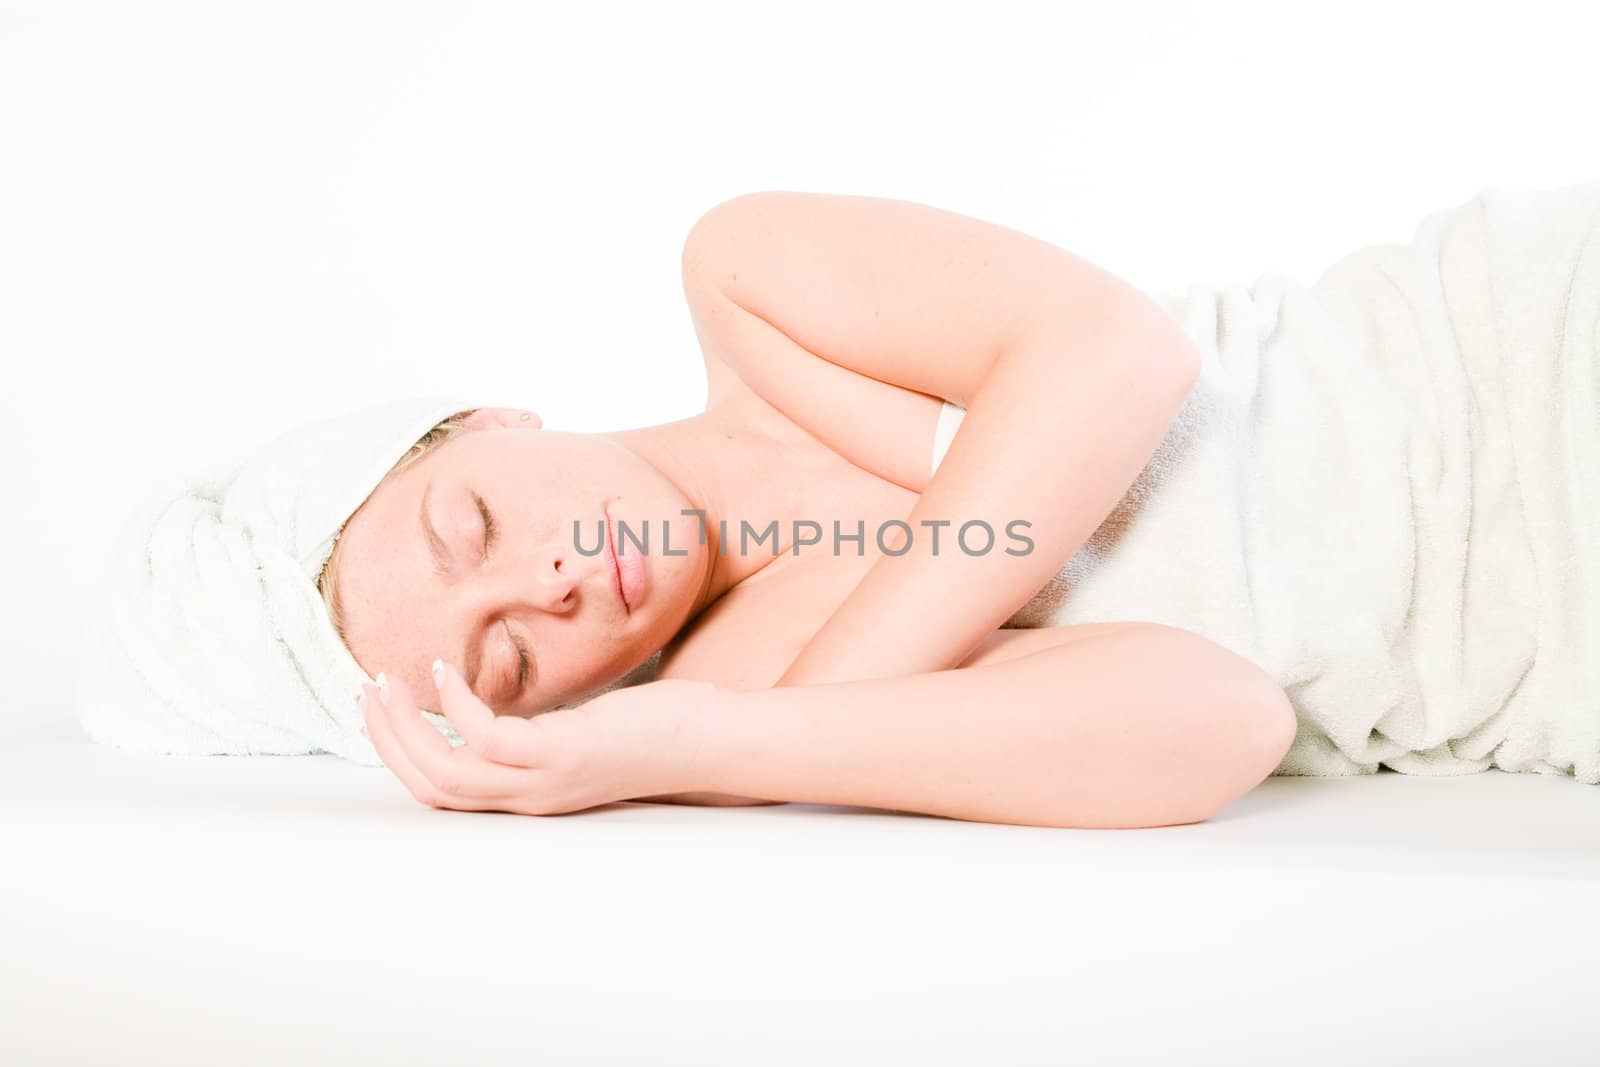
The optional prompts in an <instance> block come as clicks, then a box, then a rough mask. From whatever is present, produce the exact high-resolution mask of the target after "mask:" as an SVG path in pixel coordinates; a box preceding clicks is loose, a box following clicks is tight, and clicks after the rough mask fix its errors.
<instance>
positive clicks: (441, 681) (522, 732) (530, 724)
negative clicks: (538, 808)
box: [433, 659, 549, 767]
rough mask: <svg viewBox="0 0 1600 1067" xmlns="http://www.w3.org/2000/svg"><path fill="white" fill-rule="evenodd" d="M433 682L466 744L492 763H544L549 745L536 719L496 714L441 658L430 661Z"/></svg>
mask: <svg viewBox="0 0 1600 1067" xmlns="http://www.w3.org/2000/svg"><path fill="white" fill-rule="evenodd" d="M433 682H434V684H435V685H436V686H438V687H439V702H440V704H441V705H442V709H441V710H442V711H443V712H444V716H445V718H447V719H449V720H450V725H452V726H454V727H455V728H456V732H457V733H459V734H460V735H461V739H462V740H463V741H465V742H466V743H467V747H468V748H470V749H471V750H472V751H473V752H475V753H476V754H477V755H478V756H480V757H482V758H483V759H485V760H490V761H492V762H494V763H501V764H509V765H512V766H516V767H538V766H541V765H543V764H545V763H547V762H548V760H547V757H548V756H549V744H548V741H547V740H546V737H545V730H544V726H543V724H542V723H539V722H538V718H537V717H535V718H532V719H524V718H521V717H520V716H517V715H496V714H495V713H494V712H493V711H492V710H491V709H490V708H489V706H488V705H486V704H485V703H484V702H483V701H481V700H479V699H478V698H477V696H476V694H474V693H473V692H472V690H471V689H469V688H468V687H467V683H466V680H465V679H464V678H462V677H461V675H460V674H458V673H456V669H455V668H454V667H452V666H450V664H448V663H446V662H445V661H444V660H442V659H436V660H434V661H433Z"/></svg>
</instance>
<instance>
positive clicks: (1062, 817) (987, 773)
mask: <svg viewBox="0 0 1600 1067" xmlns="http://www.w3.org/2000/svg"><path fill="white" fill-rule="evenodd" d="M683 281H684V292H685V295H686V297H687V299H688V302H689V306H690V310H691V313H692V315H693V320H694V324H695V329H696V333H697V335H698V337H699V340H700V343H701V347H702V349H703V352H704V355H705V366H706V375H707V380H708V394H709V395H708V401H707V406H706V410H705V412H703V413H702V414H700V415H697V416H695V417H693V418H689V419H684V420H681V421H678V422H672V423H667V424H664V425H659V426H651V427H647V428H644V429H638V430H630V431H625V432H618V433H605V434H571V433H558V432H552V431H548V430H544V429H542V423H541V422H540V421H539V420H538V418H537V417H536V416H534V415H533V414H532V413H528V412H513V411H507V410H502V409H486V410H479V411H475V412H472V413H470V414H466V415H464V416H462V417H460V418H458V419H455V420H451V421H450V427H451V429H447V431H446V432H447V433H448V434H449V437H448V439H447V440H445V441H443V442H442V443H434V444H432V445H431V447H425V448H424V449H422V450H419V455H418V456H416V457H412V458H411V460H410V461H408V462H406V463H404V464H402V465H401V466H400V467H399V468H398V469H397V470H396V471H395V472H394V473H393V474H391V475H390V476H389V477H388V478H386V479H385V480H384V481H383V482H382V483H381V484H380V485H379V487H378V488H377V489H376V490H375V491H374V492H373V493H372V495H371V497H370V498H369V499H368V500H367V501H366V503H365V504H364V505H363V506H362V507H361V508H360V509H359V510H358V511H357V512H356V513H355V515H354V516H353V517H352V518H351V519H350V521H349V523H348V524H347V526H346V527H345V529H344V531H343V533H342V536H341V538H340V541H339V544H338V546H337V548H336V549H335V551H334V554H333V556H332V557H331V558H330V564H329V568H328V571H327V573H326V574H325V575H324V576H323V580H322V583H321V585H322V588H323V590H324V592H325V593H326V594H327V595H328V596H329V602H330V609H331V610H332V611H333V614H334V617H335V618H336V619H337V620H338V622H339V623H340V630H341V633H342V635H343V636H344V638H345V639H346V641H347V642H348V644H349V647H350V650H351V652H352V653H353V654H354V655H355V657H356V659H357V660H358V661H359V662H360V663H361V664H362V666H363V667H365V668H366V669H367V670H368V671H369V672H371V673H374V674H377V675H379V676H380V680H382V681H384V682H386V683H387V684H386V686H385V687H384V688H385V689H386V690H387V691H386V692H381V691H380V689H379V688H378V687H371V686H368V687H364V689H365V696H366V700H365V703H366V724H367V728H368V733H369V736H370V738H371V740H372V742H373V744H374V746H375V747H376V748H377V749H378V751H379V753H380V754H381V755H382V757H383V759H384V761H385V762H386V763H387V764H388V765H389V766H390V767H391V768H392V769H393V770H394V771H395V773H396V774H397V775H399V776H400V778H401V779H402V780H403V781H404V782H405V784H406V785H407V787H408V788H410V789H411V791H412V793H413V794H414V795H415V796H416V797H417V798H418V799H419V800H421V801H423V802H425V803H429V804H433V805H435V806H439V807H451V808H463V809H469V810H477V809H492V810H510V811H525V812H538V813H549V812H557V811H570V810H576V809H579V808H584V807H589V806H593V805H596V804H602V803H606V802H609V801H614V800H621V799H630V798H631V799H641V798H642V799H654V800H674V801H680V802H686V803H708V804H730V803H731V804H737V803H762V802H774V801H816V802H825V803H844V804H860V805H869V806H874V807H883V808H891V809H901V810H912V811H922V812H929V813H933V814H940V815H947V816H952V817H957V818H966V819H977V820H986V821H997V822H1016V823H1029V824H1039V825H1057V826H1106V827H1110V826H1151V825H1162V824H1172V823H1186V822H1195V821H1200V820H1202V819H1205V818H1208V817H1209V816H1211V815H1212V814H1214V813H1215V812H1216V811H1218V810H1219V809H1221V808H1222V807H1223V806H1224V805H1226V804H1227V803H1228V802H1230V801H1231V800H1233V799H1234V798H1236V797H1237V796H1239V795H1240V794H1242V793H1243V792H1245V791H1247V790H1248V789H1250V788H1251V787H1253V786H1254V785H1256V784H1257V783H1259V782H1260V781H1261V780H1262V779H1263V778H1264V777H1266V776H1267V775H1268V774H1270V773H1271V772H1272V770H1273V769H1274V768H1275V767H1276V766H1277V765H1278V763H1279V762H1280V760H1281V759H1282V757H1283V755H1284V752H1285V751H1286V749H1287V748H1288V745H1289V743H1290V741H1291V740H1292V738H1293V735H1294V731H1295V718H1294V714H1293V710H1292V708H1291V707H1290V706H1289V703H1288V701H1287V699H1286V698H1285V695H1284V693H1283V691H1282V690H1281V689H1280V688H1279V687H1278V686H1277V685H1276V683H1274V681H1273V680H1272V679H1271V678H1270V677H1269V676H1268V675H1267V674H1266V672H1264V671H1263V670H1261V669H1260V668H1259V667H1257V666H1255V665H1253V664H1252V663H1250V662H1249V661H1248V660H1246V659H1245V658H1243V657H1241V656H1238V655H1236V654H1234V653H1231V652H1229V651H1228V650H1226V649H1224V648H1222V647H1220V646H1219V645H1217V644H1215V643H1213V642H1211V641H1209V640H1207V639H1205V638H1204V637H1202V636H1200V635H1198V634H1196V633H1193V632H1189V631H1185V630H1181V629H1178V628H1173V627H1168V626H1163V625H1159V624H1152V623H1144V622H1140V621H1133V620H1119V621H1107V622H1097V623H1086V624H1080V625H1072V626H1060V627H1044V628H1035V629H1027V630H1020V629H998V627H999V626H1000V625H1001V624H1002V623H1004V622H1005V621H1006V620H1007V619H1008V618H1010V617H1011V616H1013V615H1014V614H1015V613H1016V612H1017V611H1018V610H1019V609H1020V608H1021V607H1023V606H1024V605H1025V604H1026V603H1027V602H1028V601H1029V599H1030V598H1031V597H1032V596H1033V595H1034V594H1035V593H1037V592H1038V591H1039V589H1040V587H1041V586H1043V585H1045V584H1046V583H1047V582H1048V581H1049V580H1050V579H1051V577H1052V576H1053V575H1055V574H1056V573H1057V572H1059V571H1060V570H1061V568H1062V566H1063V564H1064V563H1065V562H1066V561H1067V559H1068V558H1069V557H1071V556H1072V555H1073V553H1074V552H1075V551H1076V550H1077V549H1078V547H1079V546H1080V545H1081V544H1082V543H1083V542H1084V541H1085V539H1086V538H1088V536H1089V535H1090V533H1091V532H1093V531H1094V530H1095V528H1096V526H1097V525H1099V524H1100V522H1101V521H1102V520H1103V519H1104V518H1105V517H1106V515H1107V513H1108V512H1110V511H1111V509H1112V508H1113V506H1114V505H1115V504H1116V503H1117V502H1118V500H1119V498H1121V497H1122V496H1123V494H1124V493H1125V491H1126V490H1127V488H1128V486H1129V484H1130V482H1132V481H1133V479H1134V477H1135V476H1136V475H1137V474H1138V473H1139V472H1140V470H1141V468H1142V467H1143V466H1144V465H1145V463H1146V461H1147V460H1148V459H1149V458H1150V456H1151V454H1152V452H1153V451H1154V450H1155V448H1156V446H1157V444H1158V443H1159V442H1160V441H1161V440H1162V438H1163V436H1164V435H1165V434H1166V432H1167V430H1168V428H1169V425H1170V424H1171V423H1172V420H1173V418H1174V416H1175V415H1176V413H1177V412H1178V410H1179V409H1180V407H1181V406H1182V404H1183V402H1184V399H1185V397H1186V395H1187V394H1188V392H1189V390H1190V387H1191V386H1192V384H1193V382H1194V380H1195V375H1196V372H1197V368H1198V363H1199V357H1198V353H1197V351H1196V349H1195V347H1194V345H1193V344H1192V343H1191V342H1190V341H1189V339H1188V338H1187V337H1185V335H1184V334H1183V333H1182V332H1181V331H1180V330H1179V329H1178V328H1177V325H1176V323H1175V322H1174V321H1173V319H1172V318H1171V317H1170V316H1169V315H1167V314H1166V313H1165V312H1164V310H1163V309H1162V308H1161V307H1159V306H1158V305H1157V304H1156V303H1155V302H1153V301H1152V300H1150V299H1149V298H1148V297H1146V296H1145V295H1143V294H1142V293H1140V292H1138V291H1137V290H1135V289H1133V288H1132V287H1130V286H1129V285H1127V284H1125V283H1123V282H1122V281H1120V280H1119V279H1117V278H1115V277H1114V276H1112V275H1110V274H1109V273H1107V272H1105V271H1103V270H1101V269H1099V268H1097V267H1095V266H1093V265H1092V264H1089V263H1086V262H1084V261H1082V260H1081V259H1079V258H1077V257H1075V256H1073V255H1071V254H1070V253H1068V252H1065V251H1063V250H1061V249H1059V248H1056V247H1053V246H1051V245H1049V244H1046V243H1044V242H1041V241H1038V240H1035V239H1032V238H1030V237H1027V236H1025V235H1023V234H1020V233H1016V232H1014V231H1010V230H1006V229H1003V228H1001V227H998V226H993V225H989V224H986V223H983V222H980V221H977V220H975V219H971V218H967V217H963V216H960V215H957V214H953V213H949V212H945V211H940V210H936V209H933V208H930V207H926V206H922V205H917V204H910V203H904V202H899V201H892V200H883V199H875V198H867V197H844V196H824V195H815V194H801V193H759V194H753V195H749V196H743V197H739V198H737V199H734V200H732V201H729V202H726V203H724V204H721V205H719V206H718V207H716V208H715V209H713V210H712V211H711V212H709V213H708V214H707V215H705V216H704V217H703V218H702V219H701V220H700V221H699V222H698V223H697V224H696V225H695V226H694V227H693V229H692V231H691V233H690V234H689V236H688V238H687V240H686V242H685V246H684V252H683ZM941 397H942V398H950V399H952V400H955V401H958V402H959V403H960V404H961V405H962V406H963V407H964V408H965V409H966V411H967V414H966V416H965V421H964V424H963V428H962V430H961V433H960V434H959V435H958V436H957V437H956V438H955V440H954V442H953V446H952V447H951V448H950V450H949V454H948V461H947V462H945V463H944V464H943V465H942V467H941V469H940V470H939V472H938V475H937V477H933V476H930V472H929V459H930V455H931V450H932V447H933V439H934V432H935V422H936V419H938V417H939V416H940V414H941V400H940V399H939V398H941ZM456 427H459V428H456ZM437 436H439V435H436V437H437ZM1068 455H1070V456H1075V457H1078V461H1077V462H1075V463H1072V464H1062V463H1057V464H1051V463H1046V462H1041V459H1040V457H1046V456H1068ZM894 520H900V521H901V522H903V523H904V525H903V526H897V525H894V524H893V523H894ZM941 522H943V523H948V525H947V526H941V525H940V523H941ZM974 522H976V523H977V524H978V525H975V526H969V527H968V528H967V530H966V531H965V532H960V531H959V528H960V527H962V526H963V524H970V523H974ZM983 522H987V524H988V527H989V528H990V529H992V530H993V531H994V532H995V533H996V534H997V535H998V536H997V537H996V538H994V540H993V543H992V545H990V546H989V550H987V551H984V550H983V549H984V548H985V544H984V542H985V538H984V536H983V526H982V523H983ZM575 527H576V528H575ZM774 527H775V529H776V531H777V534H776V536H771V535H770V531H771V530H772V528H774ZM623 528H627V529H630V530H631V531H632V533H633V535H634V538H638V537H639V536H640V535H641V534H642V535H643V537H644V538H645V539H646V540H647V542H648V543H646V544H645V545H644V546H643V551H640V546H639V544H638V543H637V541H636V540H635V539H622V540H619V534H618V531H619V530H620V529H623ZM858 528H859V530H858ZM1008 528H1009V532H1010V533H1011V534H1013V535H1018V534H1021V533H1022V532H1023V531H1025V537H1018V536H1013V537H1012V538H1010V539H1008V538H1007V537H1006V532H1007V531H1008ZM836 530H837V531H838V533H839V534H841V535H844V536H843V537H836V535H835V531H836ZM602 531H609V534H608V536H606V537H605V542H606V545H607V551H605V552H600V553H598V554H595V553H594V552H593V551H592V549H593V548H594V547H596V546H598V545H600V543H601V533H602ZM762 532H768V533H769V536H768V537H767V538H766V539H765V540H764V541H760V542H757V541H755V538H756V536H757V535H759V534H760V533H762ZM958 532H960V542H959V543H958V538H957V535H958ZM741 533H743V534H744V535H745V536H743V537H740V534H741ZM940 534H942V543H936V540H937V539H938V538H939V536H940ZM850 535H855V536H854V537H853V539H852V538H851V536H850ZM908 535H909V536H908ZM650 537H654V538H655V540H654V541H653V542H651V541H648V539H649V538H650ZM811 540H814V541H815V543H814V544H808V543H807V542H808V541H811ZM728 541H738V542H739V543H736V544H732V545H730V544H728ZM585 546H589V547H590V549H591V551H590V553H588V554H586V553H585V552H584V551H581V550H582V549H583V548H584V547H585ZM1007 548H1009V549H1011V551H1009V552H1008V551H1006V549H1007ZM775 551H776V554H775ZM669 552H670V553H671V554H668V553H669ZM614 564H619V565H620V582H619V574H618V570H617V567H616V566H615V565H614ZM397 619H404V620H407V624H406V625H403V626H402V625H395V622H394V621H395V620H397ZM658 649H659V650H661V655H660V657H659V662H658V665H657V667H656V670H655V672H654V676H655V678H656V679H658V680H657V681H654V682H647V683H646V684H643V685H634V686H629V687H627V688H622V689H617V690H614V691H612V692H609V693H606V694H605V695H603V696H601V697H599V698H598V699H595V700H592V701H589V702H588V703H586V704H583V705H581V706H578V707H574V708H567V709H563V710H559V711H553V712H551V711H550V709H552V708H556V707H557V706H559V705H562V704H565V703H568V702H569V701H571V700H572V699H573V698H574V697H575V696H576V695H578V694H582V693H585V692H591V691H593V690H595V689H596V688H597V687H600V686H603V685H604V684H605V683H607V682H609V681H611V680H612V679H615V678H616V677H618V676H619V675H622V674H624V673H626V672H628V671H630V670H633V669H634V668H636V667H638V666H639V665H640V664H641V663H642V662H644V661H645V660H646V659H647V657H650V656H651V655H652V654H653V653H655V652H656V651H657V650H658ZM436 658H437V659H440V660H442V661H443V662H442V666H443V671H442V673H441V674H440V675H438V676H437V681H436V680H435V676H434V675H432V674H431V673H430V670H429V665H430V663H431V662H432V661H434V660H435V659H436ZM1153 664H1161V669H1160V670H1159V671H1152V670H1151V666H1152V665H1153ZM687 681H692V682H694V683H697V684H693V685H690V684H682V683H686V682H687ZM469 683H470V684H469ZM419 706H427V707H430V708H437V709H438V710H440V711H442V712H443V713H444V714H445V715H447V716H448V717H449V719H450V721H451V722H452V724H454V726H455V728H456V729H457V730H458V731H459V732H460V734H461V735H462V737H463V738H464V739H465V741H466V744H465V745H464V746H462V747H459V748H454V749H452V748H451V747H450V746H449V745H448V743H447V742H446V741H445V740H444V739H443V738H442V737H440V736H439V735H438V733H437V732H436V731H434V730H433V729H432V728H431V727H430V726H428V724H427V723H426V722H424V721H423V720H422V719H421V718H420V717H419V716H418V714H417V708H418V707H419ZM546 712H549V713H548V714H542V713H546Z"/></svg>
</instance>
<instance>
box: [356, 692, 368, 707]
mask: <svg viewBox="0 0 1600 1067" xmlns="http://www.w3.org/2000/svg"><path fill="white" fill-rule="evenodd" d="M366 700H367V694H366V691H365V690H363V689H357V690H356V707H358V708H360V707H365V706H366Z"/></svg>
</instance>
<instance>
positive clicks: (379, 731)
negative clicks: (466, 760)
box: [361, 682, 450, 808]
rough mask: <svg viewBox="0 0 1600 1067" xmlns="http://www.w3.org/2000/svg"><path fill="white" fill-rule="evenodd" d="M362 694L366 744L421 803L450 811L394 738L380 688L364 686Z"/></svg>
mask: <svg viewBox="0 0 1600 1067" xmlns="http://www.w3.org/2000/svg"><path fill="white" fill-rule="evenodd" d="M361 693H362V701H361V713H362V717H363V721H364V722H365V723H366V727H367V740H369V741H371V742H372V747H373V748H375V749H377V751H378V758H379V759H381V760H383V763H384V766H386V767H388V768H389V769H390V770H391V771H393V772H394V775H395V777H396V778H398V779H400V782H401V784H402V785H404V786H405V787H406V789H407V790H408V791H409V792H410V793H411V795H412V796H413V797H415V798H416V799H417V801H418V802H419V803H422V804H427V805H428V806H429V807H434V808H447V807H449V806H450V798H449V797H446V796H445V795H444V794H443V793H442V792H440V791H439V790H437V789H435V788H434V786H433V784H432V783H431V782H429V781H428V779H426V778H425V777H423V775H422V772H421V771H419V770H417V768H416V767H415V766H414V765H413V764H412V762H411V759H410V757H409V756H407V755H406V752H405V749H404V748H403V747H402V746H401V744H400V742H399V740H398V739H396V737H395V736H394V730H393V728H392V727H390V725H389V713H388V712H387V711H386V710H385V709H384V707H383V701H382V699H381V698H380V697H379V694H378V687H377V686H375V685H371V684H368V683H366V682H362V683H361Z"/></svg>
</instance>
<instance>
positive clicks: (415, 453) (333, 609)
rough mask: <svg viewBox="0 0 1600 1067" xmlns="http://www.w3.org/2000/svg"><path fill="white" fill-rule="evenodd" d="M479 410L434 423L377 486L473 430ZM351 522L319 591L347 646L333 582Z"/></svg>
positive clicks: (328, 561) (337, 537)
mask: <svg viewBox="0 0 1600 1067" xmlns="http://www.w3.org/2000/svg"><path fill="white" fill-rule="evenodd" d="M477 410H478V409H477V408H469V409H468V410H466V411H458V412H456V413H455V414H454V415H451V416H449V417H448V418H445V419H441V420H440V421H439V422H436V423H434V425H433V428H432V429H430V430H429V431H428V432H427V433H425V434H423V435H422V436H421V437H419V438H417V440H416V443H415V444H413V445H412V446H411V447H410V448H408V449H406V454H405V455H403V456H401V457H400V458H399V459H398V460H396V461H395V464H394V466H392V467H390V468H389V470H388V472H387V473H386V474H384V476H383V477H382V478H380V479H379V480H378V485H382V484H383V483H384V482H386V481H388V480H389V479H390V478H392V477H394V476H395V475H396V474H399V473H400V472H401V471H403V470H405V469H406V468H407V467H409V466H411V465H412V464H413V463H415V462H417V460H419V459H421V458H422V457H423V456H426V455H427V454H428V453H429V452H432V451H434V450H435V449H437V448H438V447H439V446H440V445H442V444H444V443H445V442H447V441H452V440H454V439H455V438H457V437H460V436H461V435H462V434H465V433H468V432H469V431H470V430H471V427H469V426H468V425H467V417H468V416H470V415H471V414H472V413H473V412H474V411H477ZM376 491H377V486H374V487H373V492H376ZM367 495H368V496H369V497H370V496H371V495H372V494H371V493H368V494H367ZM362 503H366V501H362ZM360 510H361V509H360V508H359V507H358V508H356V511H360ZM350 514H351V515H354V514H355V512H354V511H353V512H351V513H350ZM349 522H350V519H349V518H348V517H347V518H346V519H345V520H344V523H343V524H341V525H340V526H339V532H338V533H336V534H334V535H333V548H332V550H330V551H329V552H328V558H327V559H326V560H324V561H323V564H322V572H321V573H320V574H318V575H317V591H318V592H320V593H321V594H322V602H323V604H325V605H327V608H328V617H329V618H330V619H332V620H333V629H334V632H335V633H337V634H338V635H339V640H340V641H343V642H344V643H345V644H346V645H348V644H349V643H350V642H349V641H348V639H346V637H345V634H344V607H343V605H341V604H340V603H339V594H338V592H337V589H336V585H335V582H334V572H335V571H336V570H337V569H338V566H339V549H340V544H339V540H340V538H341V537H342V536H343V534H344V527H345V525H347V524H348V523H349Z"/></svg>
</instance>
